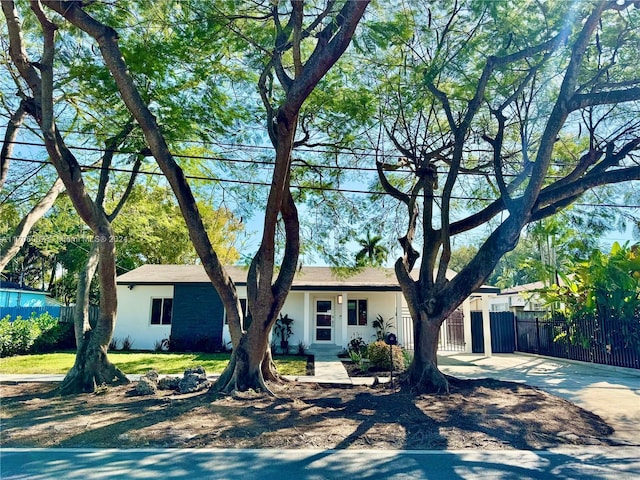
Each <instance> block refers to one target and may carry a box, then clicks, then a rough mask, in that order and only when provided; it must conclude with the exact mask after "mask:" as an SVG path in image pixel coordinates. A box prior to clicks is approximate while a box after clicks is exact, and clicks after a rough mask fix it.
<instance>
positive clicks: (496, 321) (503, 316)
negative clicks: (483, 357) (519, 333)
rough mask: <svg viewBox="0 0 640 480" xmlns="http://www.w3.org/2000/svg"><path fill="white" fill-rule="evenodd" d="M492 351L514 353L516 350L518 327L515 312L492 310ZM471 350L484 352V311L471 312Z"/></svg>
mask: <svg viewBox="0 0 640 480" xmlns="http://www.w3.org/2000/svg"><path fill="white" fill-rule="evenodd" d="M489 321H490V326H491V351H492V352H493V353H513V352H515V350H516V327H515V315H514V314H513V312H490V313H489ZM471 351H472V352H473V353H484V330H483V328H482V312H471Z"/></svg>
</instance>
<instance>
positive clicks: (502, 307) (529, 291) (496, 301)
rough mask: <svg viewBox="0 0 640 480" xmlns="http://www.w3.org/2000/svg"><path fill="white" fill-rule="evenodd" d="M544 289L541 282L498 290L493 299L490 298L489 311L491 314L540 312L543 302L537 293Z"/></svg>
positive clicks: (543, 308) (543, 307)
mask: <svg viewBox="0 0 640 480" xmlns="http://www.w3.org/2000/svg"><path fill="white" fill-rule="evenodd" d="M544 287H545V284H544V283H543V282H533V283H527V284H524V285H517V286H515V287H510V288H505V289H502V290H500V293H498V294H497V295H496V296H495V297H490V298H489V299H488V301H489V309H490V311H492V312H513V313H518V312H522V311H525V312H527V311H542V310H545V302H544V300H543V299H542V298H541V297H540V295H539V294H538V293H537V292H538V291H539V290H541V289H542V288H544Z"/></svg>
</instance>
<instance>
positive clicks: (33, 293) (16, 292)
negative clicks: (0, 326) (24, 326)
mask: <svg viewBox="0 0 640 480" xmlns="http://www.w3.org/2000/svg"><path fill="white" fill-rule="evenodd" d="M49 305H58V304H57V303H56V302H55V300H53V299H51V298H49V297H48V293H47V292H45V291H43V290H38V289H36V288H31V287H27V286H24V285H20V284H18V283H14V282H5V281H4V280H3V281H0V309H2V308H9V307H46V306H49ZM0 317H2V313H1V310H0Z"/></svg>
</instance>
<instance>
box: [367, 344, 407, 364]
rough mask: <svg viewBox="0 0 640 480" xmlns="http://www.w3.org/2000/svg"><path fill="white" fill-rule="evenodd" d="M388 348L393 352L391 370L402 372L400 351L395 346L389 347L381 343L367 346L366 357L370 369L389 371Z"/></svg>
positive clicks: (402, 361) (402, 362) (402, 359)
mask: <svg viewBox="0 0 640 480" xmlns="http://www.w3.org/2000/svg"><path fill="white" fill-rule="evenodd" d="M389 348H392V352H393V353H392V356H393V369H394V370H404V355H403V354H402V349H401V348H400V347H398V346H397V345H394V346H393V347H391V346H389V345H387V344H386V343H384V342H382V341H377V342H373V343H370V344H369V345H368V346H367V356H368V357H369V361H370V363H371V368H380V369H384V370H390V368H391V358H390V355H389Z"/></svg>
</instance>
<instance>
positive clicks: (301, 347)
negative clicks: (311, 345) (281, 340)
mask: <svg viewBox="0 0 640 480" xmlns="http://www.w3.org/2000/svg"><path fill="white" fill-rule="evenodd" d="M307 348H308V347H307V344H306V343H304V342H303V341H302V340H300V341H299V342H298V355H304V354H305V352H306V351H307Z"/></svg>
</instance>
